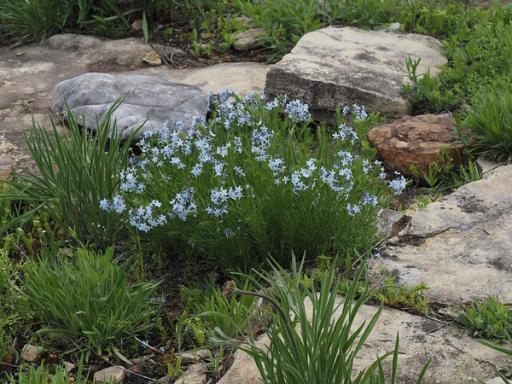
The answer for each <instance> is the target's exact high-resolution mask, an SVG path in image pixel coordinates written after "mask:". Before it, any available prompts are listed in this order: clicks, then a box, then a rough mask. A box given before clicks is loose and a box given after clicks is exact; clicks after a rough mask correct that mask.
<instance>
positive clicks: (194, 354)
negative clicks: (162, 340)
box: [177, 349, 210, 364]
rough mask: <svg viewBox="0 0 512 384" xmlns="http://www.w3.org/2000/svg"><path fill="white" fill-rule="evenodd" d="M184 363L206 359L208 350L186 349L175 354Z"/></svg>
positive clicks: (208, 354)
mask: <svg viewBox="0 0 512 384" xmlns="http://www.w3.org/2000/svg"><path fill="white" fill-rule="evenodd" d="M177 355H178V356H179V357H180V358H181V362H182V363H184V364H190V363H198V362H200V361H201V360H204V359H207V358H208V357H209V356H210V351H208V350H207V349H200V350H198V351H186V352H181V353H178V354H177Z"/></svg>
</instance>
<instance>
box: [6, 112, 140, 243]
mask: <svg viewBox="0 0 512 384" xmlns="http://www.w3.org/2000/svg"><path fill="white" fill-rule="evenodd" d="M118 105H119V104H118V103H116V104H114V105H113V106H112V107H111V108H110V110H109V111H108V112H107V113H106V115H105V117H104V119H103V120H101V121H98V122H97V123H96V128H95V130H94V132H93V131H90V130H88V129H81V127H80V124H79V122H78V120H77V119H76V118H75V117H74V116H73V115H72V114H71V113H69V112H68V114H67V126H68V128H69V132H63V131H62V130H60V128H59V127H58V126H57V124H56V123H55V121H53V120H52V122H51V125H52V130H51V131H47V130H46V129H44V128H43V127H41V126H40V125H38V124H36V123H35V122H34V124H33V128H32V132H31V133H32V134H31V135H30V136H28V137H27V143H28V147H29V150H30V154H31V156H32V160H33V161H34V163H35V166H36V171H35V172H34V173H33V174H31V175H19V176H18V177H17V178H16V179H15V180H14V185H15V187H16V191H15V193H14V194H13V195H12V196H9V197H8V198H10V199H12V200H16V201H20V200H21V201H23V202H25V203H27V204H28V205H29V206H31V207H33V209H31V210H29V211H27V212H25V214H24V215H21V216H18V217H17V218H16V219H14V220H13V221H12V222H10V223H8V224H7V226H15V225H20V224H23V222H24V220H27V219H29V218H30V217H32V216H33V215H34V214H35V213H37V212H39V211H44V212H46V213H47V214H48V216H49V217H50V218H51V219H52V220H53V221H54V222H55V223H56V224H57V225H58V226H59V227H60V228H62V229H64V230H66V231H67V232H68V233H69V234H70V235H72V236H74V237H76V238H79V239H80V241H81V242H89V243H91V245H94V246H97V247H98V248H104V247H105V246H108V245H109V244H112V243H113V242H115V241H116V240H117V239H119V238H120V236H122V234H123V230H124V226H123V224H122V223H121V222H120V221H119V220H118V219H117V218H116V217H113V216H112V215H109V214H107V213H106V212H105V211H104V210H102V209H100V207H99V206H98V201H99V200H100V199H102V198H104V197H105V196H112V195H113V193H114V191H116V190H117V189H118V186H119V184H120V173H121V171H122V170H123V169H124V168H125V167H126V166H127V163H128V155H129V153H130V142H131V140H132V139H133V137H134V134H135V132H134V133H132V134H131V135H130V136H129V137H128V139H127V140H125V141H123V140H122V138H121V135H120V134H118V131H117V127H116V122H115V121H113V120H112V119H111V118H112V114H113V112H114V111H115V109H116V108H117V107H118ZM4 229H5V227H4Z"/></svg>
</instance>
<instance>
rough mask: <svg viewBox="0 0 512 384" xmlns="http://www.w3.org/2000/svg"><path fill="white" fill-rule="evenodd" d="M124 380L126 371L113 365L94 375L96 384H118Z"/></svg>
mask: <svg viewBox="0 0 512 384" xmlns="http://www.w3.org/2000/svg"><path fill="white" fill-rule="evenodd" d="M125 378H126V370H125V369H124V368H123V367H121V366H120V365H113V366H112V367H108V368H105V369H102V370H100V371H97V372H95V373H94V381H95V383H97V384H120V383H122V382H123V380H124V379H125Z"/></svg>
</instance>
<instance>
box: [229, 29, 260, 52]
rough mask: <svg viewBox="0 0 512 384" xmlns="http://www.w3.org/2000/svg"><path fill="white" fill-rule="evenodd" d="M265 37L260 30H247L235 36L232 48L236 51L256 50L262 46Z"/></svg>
mask: <svg viewBox="0 0 512 384" xmlns="http://www.w3.org/2000/svg"><path fill="white" fill-rule="evenodd" d="M265 35H266V34H265V31H264V30H263V29H261V28H249V29H247V30H245V31H243V32H240V33H239V34H238V35H237V36H236V39H235V42H234V43H233V47H234V48H235V49H236V50H237V51H247V50H250V49H254V48H257V47H259V46H260V45H261V44H262V42H263V38H264V37H265Z"/></svg>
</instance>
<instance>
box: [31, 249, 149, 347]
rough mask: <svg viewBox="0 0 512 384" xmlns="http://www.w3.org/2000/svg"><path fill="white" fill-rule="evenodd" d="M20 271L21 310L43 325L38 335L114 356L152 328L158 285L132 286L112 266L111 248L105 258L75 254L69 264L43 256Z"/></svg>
mask: <svg viewBox="0 0 512 384" xmlns="http://www.w3.org/2000/svg"><path fill="white" fill-rule="evenodd" d="M24 272H25V279H24V283H23V288H24V292H25V303H24V305H25V306H26V309H25V311H28V312H29V313H35V316H37V318H38V319H39V320H40V321H41V322H42V324H43V326H42V329H41V331H40V332H41V333H44V334H48V335H51V336H55V335H59V336H61V337H63V338H64V339H68V345H70V346H71V345H72V342H71V341H74V342H76V343H82V345H83V344H85V345H86V346H88V347H90V348H91V349H92V350H93V351H94V352H96V353H98V354H102V353H106V352H113V351H114V350H115V348H116V347H120V346H122V344H123V342H126V341H129V340H128V339H131V338H132V337H133V336H134V335H136V334H137V333H140V332H141V331H143V330H144V329H146V328H147V327H149V325H150V323H149V321H150V318H151V314H152V312H153V308H152V306H151V303H150V300H149V298H150V297H151V295H153V294H154V292H155V288H156V286H155V285H154V284H150V283H138V284H130V282H129V280H128V276H127V274H126V272H125V270H124V269H123V268H122V267H121V266H119V265H115V264H113V249H112V248H109V249H108V250H107V251H106V252H105V253H103V254H95V253H93V252H90V251H87V250H84V249H78V250H77V251H76V254H75V255H73V256H72V257H71V258H69V259H68V258H66V257H64V256H63V255H62V254H61V255H58V254H57V255H52V254H46V255H43V256H42V258H41V260H38V261H32V262H29V263H27V264H26V265H25V267H24ZM79 345H80V344H79Z"/></svg>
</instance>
